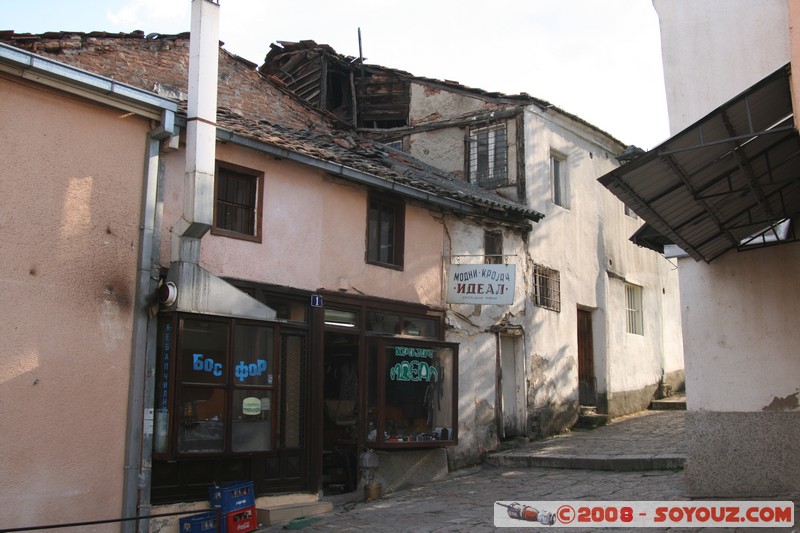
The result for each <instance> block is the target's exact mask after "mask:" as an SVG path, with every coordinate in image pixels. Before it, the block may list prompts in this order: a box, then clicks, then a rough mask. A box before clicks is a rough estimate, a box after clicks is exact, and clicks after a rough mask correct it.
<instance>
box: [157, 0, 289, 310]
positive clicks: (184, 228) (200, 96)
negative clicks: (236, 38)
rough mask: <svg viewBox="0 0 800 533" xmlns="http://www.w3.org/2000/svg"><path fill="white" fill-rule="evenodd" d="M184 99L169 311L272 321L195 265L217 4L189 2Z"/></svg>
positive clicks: (209, 154) (209, 145)
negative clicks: (181, 165) (180, 196)
mask: <svg viewBox="0 0 800 533" xmlns="http://www.w3.org/2000/svg"><path fill="white" fill-rule="evenodd" d="M191 31H192V33H191V35H190V37H189V97H188V98H189V100H188V102H187V104H188V105H187V110H186V172H185V174H184V180H183V183H184V187H183V189H184V190H183V216H182V217H181V219H180V220H179V221H178V222H177V223H176V224H175V226H174V228H173V232H174V234H173V241H172V245H173V248H172V262H171V264H170V268H169V274H168V275H167V280H168V281H171V282H172V283H173V284H174V287H175V288H176V289H175V290H176V297H175V299H174V301H173V302H172V303H171V304H170V305H169V306H168V308H169V309H172V310H176V311H185V312H190V313H203V314H209V315H216V316H232V317H239V318H251V319H254V320H275V316H276V313H275V311H274V310H273V309H271V308H270V307H268V306H266V305H264V304H263V303H261V302H259V301H258V300H256V299H255V298H253V297H251V296H250V295H248V294H247V293H245V292H242V291H240V290H239V289H237V288H236V287H234V286H233V285H231V284H230V283H228V282H227V281H225V280H223V279H221V278H219V277H217V276H215V275H214V274H212V273H210V272H208V271H207V270H205V269H204V268H203V267H201V266H200V240H201V239H202V238H203V235H205V234H206V233H207V232H208V230H209V229H211V225H212V224H213V222H214V170H215V161H216V139H217V81H218V71H219V2H218V0H192V27H191Z"/></svg>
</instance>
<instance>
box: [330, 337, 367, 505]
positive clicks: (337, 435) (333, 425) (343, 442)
mask: <svg viewBox="0 0 800 533" xmlns="http://www.w3.org/2000/svg"><path fill="white" fill-rule="evenodd" d="M358 388H359V380H358V336H357V335H351V334H346V333H339V332H326V333H325V376H324V384H323V390H324V404H323V409H324V413H323V414H324V416H323V420H324V422H323V424H324V425H323V432H322V435H323V445H322V447H323V449H322V490H323V494H325V495H330V494H341V493H343V492H352V491H354V490H356V486H357V485H358V464H357V457H358V454H357V450H358V448H357V445H358V434H359V433H358Z"/></svg>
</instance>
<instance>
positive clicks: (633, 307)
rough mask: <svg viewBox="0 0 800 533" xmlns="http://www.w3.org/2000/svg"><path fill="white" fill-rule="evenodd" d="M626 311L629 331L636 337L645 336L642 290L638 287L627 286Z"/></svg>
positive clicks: (628, 284) (627, 284)
mask: <svg viewBox="0 0 800 533" xmlns="http://www.w3.org/2000/svg"><path fill="white" fill-rule="evenodd" d="M625 311H626V317H627V331H628V333H633V334H634V335H644V325H643V323H642V322H643V321H642V288H641V287H639V286H638V285H631V284H630V283H626V284H625Z"/></svg>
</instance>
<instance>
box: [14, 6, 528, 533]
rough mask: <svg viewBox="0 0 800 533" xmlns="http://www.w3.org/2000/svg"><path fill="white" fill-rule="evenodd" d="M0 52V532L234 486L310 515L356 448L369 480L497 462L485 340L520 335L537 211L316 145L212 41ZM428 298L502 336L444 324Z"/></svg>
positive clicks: (156, 509)
mask: <svg viewBox="0 0 800 533" xmlns="http://www.w3.org/2000/svg"><path fill="white" fill-rule="evenodd" d="M193 6H195V7H196V6H202V7H201V8H199V10H200V12H199V13H193V31H192V34H193V35H197V34H199V33H203V34H204V35H209V34H210V35H214V31H213V29H214V19H215V18H216V17H217V16H218V13H217V11H218V9H219V6H218V5H217V4H215V3H213V2H206V1H203V2H195V3H194V4H193ZM208 24H210V27H208V28H206V27H205V26H202V25H208ZM200 27H203V28H204V31H203V32H198V29H199V28H200ZM0 40H2V42H3V43H4V44H0V72H1V73H0V84H2V90H3V93H4V95H6V97H5V98H4V99H3V101H2V104H0V106H2V107H0V109H2V114H3V116H4V117H7V118H8V120H4V121H3V124H2V128H3V135H4V138H7V139H9V140H13V142H11V141H9V142H5V143H3V146H2V148H0V150H2V155H3V160H4V161H6V162H7V165H6V167H7V172H10V175H11V176H13V178H14V179H13V180H12V179H7V180H3V192H4V195H5V197H6V198H7V199H10V200H11V201H9V202H8V203H7V204H5V205H6V207H4V209H3V220H4V223H3V224H4V228H5V230H4V235H6V236H7V238H8V239H10V241H9V242H13V243H14V245H15V246H18V248H17V252H16V253H15V254H13V255H12V254H5V255H4V259H3V271H4V272H5V273H6V276H5V278H4V280H3V289H4V290H5V292H6V294H7V295H8V297H7V298H5V299H4V304H3V306H1V307H2V313H3V317H4V320H3V326H2V328H3V329H2V331H3V337H4V338H5V339H6V340H7V342H6V343H5V344H4V348H3V350H4V353H5V354H7V355H6V357H7V360H8V361H10V362H11V363H10V364H9V365H8V367H7V370H6V372H4V374H3V376H4V377H3V380H2V381H0V405H2V406H3V407H2V408H3V410H4V411H3V413H4V415H3V420H4V424H6V425H4V428H6V427H8V428H12V430H11V431H3V432H2V434H1V435H0V450H2V453H0V457H2V459H0V473H2V475H3V479H4V480H5V482H6V483H5V486H4V489H3V490H2V495H3V498H0V514H2V516H3V517H4V518H3V522H2V526H3V527H23V526H31V525H47V524H58V523H71V522H84V521H91V520H104V519H109V520H113V519H118V518H121V517H132V516H136V515H140V516H148V515H150V514H162V513H165V512H179V511H191V510H193V509H200V508H203V505H204V504H203V502H204V501H205V500H206V499H207V489H208V487H209V486H210V485H211V484H212V483H215V482H216V483H219V482H225V481H231V480H243V479H249V480H252V481H253V482H254V484H255V490H256V493H257V495H258V496H259V498H258V500H257V504H258V505H259V506H269V505H273V504H275V503H285V502H286V501H287V496H286V495H287V494H289V495H292V498H293V499H292V498H289V500H291V501H307V502H308V501H313V500H316V499H317V497H318V494H319V493H320V491H322V492H323V493H328V492H333V491H337V490H353V489H354V488H355V485H356V484H357V483H358V481H359V480H358V474H359V472H358V468H357V460H358V454H359V453H360V452H361V451H363V450H364V449H366V448H372V449H375V450H377V451H378V453H379V457H380V463H381V467H380V469H379V474H380V476H381V479H382V480H383V481H384V485H385V488H386V489H391V488H394V487H397V486H401V485H403V484H407V483H409V482H413V481H417V480H422V479H430V478H432V477H435V476H437V475H441V474H442V473H443V472H446V470H447V467H448V462H450V463H451V464H452V465H453V466H458V465H459V464H466V463H469V462H474V461H476V460H479V459H480V455H481V453H482V452H483V451H484V450H485V449H486V447H487V446H493V445H496V442H497V438H498V436H497V432H496V430H493V429H492V428H493V427H496V426H494V422H495V420H494V416H495V414H494V405H495V394H494V386H495V368H496V365H497V364H498V361H497V360H496V359H495V352H493V351H492V352H486V351H485V350H484V346H483V343H485V342H488V341H487V339H496V338H497V335H498V334H499V333H503V335H505V336H507V337H508V340H506V341H504V342H505V343H511V345H513V344H514V343H515V342H517V340H516V339H518V338H519V335H518V331H519V330H520V328H521V324H522V323H521V317H523V316H524V314H525V307H526V297H525V293H526V290H527V283H528V282H527V280H526V276H527V274H526V273H527V272H528V271H529V269H530V267H529V265H528V264H527V256H526V255H525V254H519V253H517V252H516V250H517V249H519V248H524V245H525V243H526V242H527V241H528V240H529V238H530V232H531V230H532V228H533V227H534V226H535V223H536V222H537V221H538V220H540V219H541V216H542V215H541V213H539V212H538V211H536V210H535V209H532V208H530V207H528V206H526V205H524V204H522V203H519V202H515V201H513V200H509V199H507V198H505V197H503V196H501V195H499V194H497V193H496V192H494V191H489V190H486V189H483V188H480V187H477V186H473V185H470V184H465V183H463V182H462V181H461V180H459V179H458V178H457V177H455V176H452V175H450V174H448V173H447V172H443V171H441V170H438V169H436V168H434V167H431V166H429V165H427V164H425V163H424V162H422V161H419V160H417V159H415V158H413V157H411V156H409V155H408V154H406V153H403V152H400V151H397V150H394V149H393V148H391V147H388V146H385V145H383V144H381V143H380V142H377V141H374V140H369V139H365V138H361V137H358V136H356V135H355V134H354V133H353V132H352V131H349V130H342V129H337V128H336V127H335V126H336V125H337V124H339V123H340V122H341V121H340V120H339V119H338V118H337V117H335V116H334V115H333V114H325V113H320V112H319V111H317V110H315V109H312V108H311V107H309V106H307V105H306V104H304V103H302V102H301V101H299V100H298V99H296V97H295V96H294V95H293V94H290V93H288V92H287V91H286V90H285V88H282V87H280V86H279V85H275V84H274V83H273V82H271V81H270V80H269V79H265V78H264V77H263V76H262V75H261V74H259V73H258V72H257V71H256V69H255V65H252V64H250V63H248V62H246V61H243V60H242V59H241V58H238V57H235V56H232V55H231V54H229V53H227V52H226V51H224V50H222V49H220V48H219V45H218V40H217V39H215V38H214V37H211V38H209V39H204V40H202V41H200V40H190V39H189V34H183V35H151V36H145V35H143V34H140V33H134V34H118V35H109V34H103V33H94V34H71V33H53V34H44V35H18V34H14V33H13V32H5V33H3V34H2V35H0ZM190 57H191V58H192V59H191V60H190V59H189V58H190ZM195 58H197V59H195ZM215 81H218V83H214V82H215ZM487 255H488V257H489V259H488V261H489V263H490V264H487V259H485V257H486V256H487ZM495 261H498V262H499V263H500V264H494V262H495ZM451 262H452V263H455V264H458V265H460V267H451V266H450V264H451ZM450 276H453V279H454V280H455V282H453V283H451V281H453V279H451V278H450ZM449 292H452V293H453V295H454V296H453V297H454V298H457V299H460V301H468V302H470V303H464V304H459V305H460V306H462V307H460V308H459V309H461V310H463V313H462V314H463V318H462V319H461V320H464V321H466V322H470V321H472V320H473V319H472V318H471V317H470V315H471V314H474V312H475V310H476V309H477V307H478V305H479V306H480V308H481V309H482V310H481V313H482V314H486V313H491V315H492V316H493V317H494V322H493V323H496V324H495V326H496V327H495V328H494V329H493V330H492V331H486V332H481V336H480V338H479V339H477V340H476V338H475V337H473V336H472V333H471V331H465V330H463V328H459V327H456V326H454V325H453V316H454V315H453V312H454V311H453V310H448V305H447V301H448V299H449V296H448V293H449ZM480 319H481V320H485V318H482V317H481V318H480ZM492 342H493V341H492ZM515 349H517V348H515ZM518 349H519V350H520V353H521V349H522V348H521V347H520V348H518ZM487 354H488V355H489V356H488V357H487ZM24 406H27V407H24ZM277 495H282V496H277ZM205 505H206V506H207V502H206V504H205ZM175 522H176V517H172V518H159V519H157V520H155V519H154V520H151V521H150V523H149V527H150V528H151V530H153V531H156V530H162V529H163V530H165V531H166V530H168V528H171V527H173V526H174V524H175ZM147 526H148V525H147V524H146V523H143V524H140V525H139V527H140V528H145V527H147ZM97 527H98V528H99V529H102V528H104V527H105V528H107V530H118V529H119V527H120V526H119V524H113V523H112V524H109V525H106V526H97ZM123 527H125V528H134V527H136V526H135V525H134V523H133V522H126V523H124V525H123Z"/></svg>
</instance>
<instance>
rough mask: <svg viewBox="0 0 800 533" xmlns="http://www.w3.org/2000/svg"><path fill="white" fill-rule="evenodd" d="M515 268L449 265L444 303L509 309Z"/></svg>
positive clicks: (508, 266)
mask: <svg viewBox="0 0 800 533" xmlns="http://www.w3.org/2000/svg"><path fill="white" fill-rule="evenodd" d="M515 281H516V265H450V268H449V270H448V273H447V303H449V304H480V305H511V304H513V303H514V282H515Z"/></svg>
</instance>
